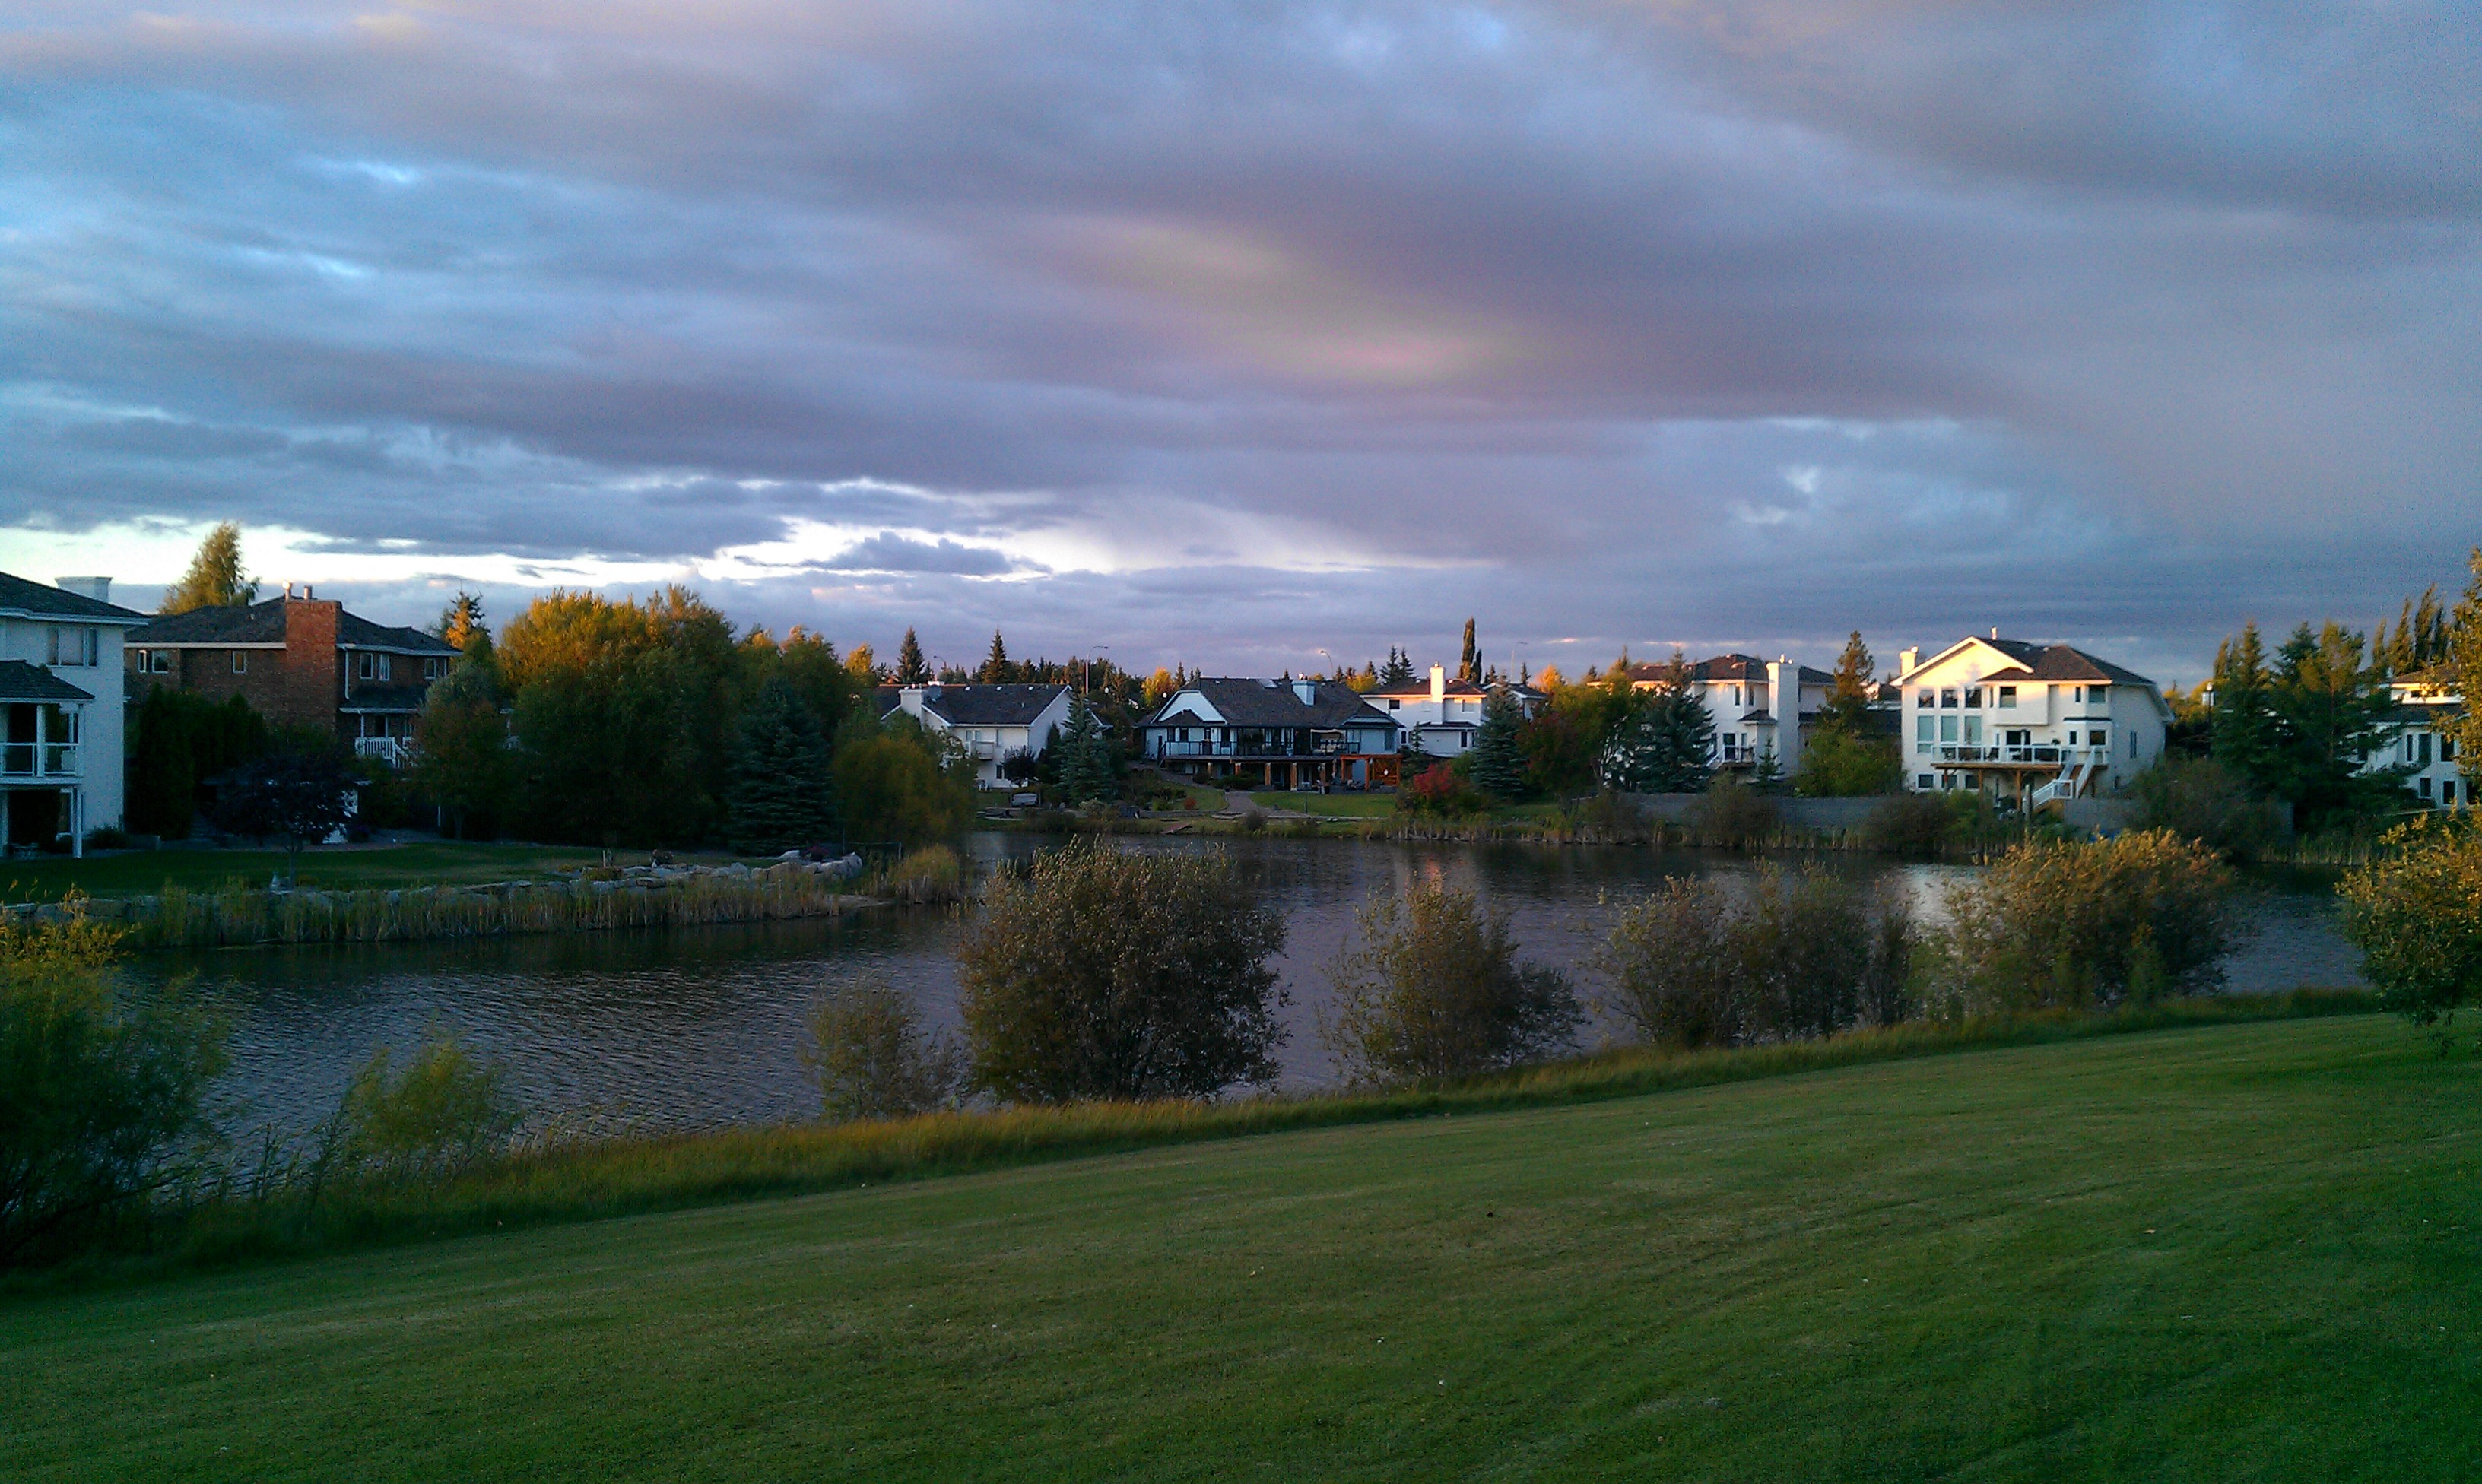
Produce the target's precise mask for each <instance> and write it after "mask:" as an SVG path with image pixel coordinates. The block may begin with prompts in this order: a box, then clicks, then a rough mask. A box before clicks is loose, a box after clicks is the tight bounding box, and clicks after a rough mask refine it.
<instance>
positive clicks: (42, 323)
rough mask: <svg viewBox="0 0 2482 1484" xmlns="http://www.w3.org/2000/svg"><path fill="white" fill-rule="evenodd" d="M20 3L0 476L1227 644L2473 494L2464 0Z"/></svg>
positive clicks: (1204, 653) (1629, 623)
mask: <svg viewBox="0 0 2482 1484" xmlns="http://www.w3.org/2000/svg"><path fill="white" fill-rule="evenodd" d="M0 73H5V75H6V76H8V77H9V78H10V79H11V84H12V85H11V86H8V87H6V88H0V438H5V439H6V440H7V447H8V448H9V451H10V452H9V456H8V458H7V459H6V460H5V461H0V495H5V497H6V503H7V506H8V508H11V509H13V510H17V511H21V512H22V515H21V516H20V517H18V519H17V524H18V526H19V527H20V529H26V530H33V529H42V530H48V531H77V530H88V529H96V528H98V527H99V526H101V525H103V524H107V523H112V522H126V521H133V520H146V519H157V518H166V519H183V520H204V519H209V518H216V517H221V516H226V515H230V516H235V517H238V518H242V519H244V520H245V521H247V522H252V523H257V524H263V525H282V526H285V527H287V528H290V529H294V530H299V531H306V532H309V533H311V534H312V537H311V547H312V549H313V550H314V551H318V552H325V553H330V554H335V555H339V556H341V555H346V554H356V553H372V552H381V551H400V552H401V551H412V552H414V553H417V554H419V555H420V556H421V557H422V558H423V560H425V561H426V562H432V561H436V563H437V564H439V565H440V566H442V567H443V568H444V569H448V570H452V571H453V569H454V566H455V564H456V563H458V562H461V561H463V562H478V563H479V562H482V561H483V560H485V559H490V558H496V557H507V556H514V557H517V558H520V559H523V560H527V561H531V562H538V563H541V565H542V569H543V570H544V571H546V572H567V571H569V570H571V569H570V568H569V567H568V566H567V565H566V564H567V563H570V562H575V561H581V560H607V561H629V562H636V563H642V564H643V563H666V564H674V565H679V566H682V567H684V568H686V567H687V566H689V565H691V564H695V563H699V562H704V561H712V560H714V559H715V558H716V557H717V554H719V553H722V552H726V551H728V550H733V549H737V548H747V547H751V546H755V545H763V544H766V543H771V542H773V543H784V542H794V543H797V544H798V543H800V542H802V541H805V540H807V541H809V542H811V543H812V545H813V546H814V547H815V549H808V550H804V551H801V552H799V553H797V554H795V556H794V557H793V558H792V559H791V560H788V561H786V562H782V563H779V565H780V566H784V567H786V568H788V569H789V570H792V571H794V572H795V574H796V575H793V576H788V577H785V578H783V579H780V580H767V581H755V582H753V583H752V584H751V585H749V586H746V587H727V586H726V585H724V584H723V583H721V582H717V583H710V584H709V586H710V587H711V588H712V589H713V591H714V592H715V594H716V595H717V596H718V597H719V598H722V597H724V596H726V593H727V592H728V593H729V594H730V597H731V600H732V601H733V602H734V603H736V604H737V605H742V606H744V607H746V608H747V611H748V616H750V617H751V618H753V620H764V621H766V622H769V623H771V624H775V625H777V626H779V627H780V626H781V625H783V624H785V623H789V622H793V621H802V622H806V623H809V624H810V625H812V626H813V627H821V628H826V629H828V630H829V631H830V632H837V633H848V634H850V636H851V637H852V638H868V637H870V635H872V634H873V633H876V634H878V635H879V639H878V641H879V642H880V643H882V644H883V645H885V643H886V641H887V636H888V635H889V634H890V633H892V632H894V631H895V630H897V629H899V628H901V627H902V626H903V624H905V623H908V622H911V623H914V624H915V625H916V626H918V627H922V628H923V631H924V633H925V635H926V637H927V636H929V635H930V634H932V633H933V632H934V631H935V630H937V631H938V632H940V633H942V634H946V633H948V631H950V630H952V629H953V630H954V631H955V633H954V635H953V637H952V638H948V639H946V640H943V641H945V642H950V643H953V644H959V645H969V644H970V643H971V642H973V640H972V636H973V635H974V634H975V633H977V632H979V633H982V634H984V635H986V636H987V635H988V631H989V629H990V626H992V625H993V624H995V623H996V624H1004V625H1006V626H1007V627H1009V629H1010V630H1011V632H1012V634H1013V636H1021V638H1018V640H1017V641H1018V642H1019V644H1020V646H1021V647H1032V648H1038V649H1039V648H1042V647H1043V646H1044V645H1046V644H1047V645H1050V646H1051V647H1053V648H1056V649H1064V650H1065V649H1066V648H1068V647H1070V646H1072V645H1076V646H1085V645H1091V644H1093V643H1096V642H1110V641H1112V640H1111V639H1110V638H1108V636H1110V635H1113V634H1121V635H1123V636H1125V638H1124V639H1122V640H1121V641H1120V642H1124V643H1127V644H1129V645H1131V646H1133V647H1143V646H1146V645H1149V644H1160V645H1161V646H1162V647H1163V648H1164V650H1165V651H1166V653H1167V654H1168V655H1174V656H1176V657H1180V658H1186V659H1189V660H1191V661H1193V662H1198V663H1213V664H1219V665H1226V664H1228V665H1231V666H1233V667H1242V665H1243V663H1244V662H1245V661H1246V662H1248V663H1249V664H1255V665H1258V666H1259V667H1267V666H1268V665H1270V664H1294V665H1298V664H1303V663H1307V662H1306V660H1305V656H1306V655H1314V654H1315V650H1316V647H1317V646H1319V645H1321V644H1325V645H1327V646H1328V647H1330V648H1335V647H1337V646H1338V645H1342V646H1345V647H1347V648H1358V649H1360V650H1361V651H1364V652H1368V651H1384V649H1385V647H1386V644H1387V643H1389V642H1405V641H1413V642H1428V640H1426V639H1424V638H1422V636H1423V635H1424V634H1439V633H1445V634H1447V635H1449V636H1452V635H1453V628H1454V625H1455V624H1456V623H1457V622H1459V621H1461V619H1462V616H1463V615H1464V614H1465V612H1483V613H1487V614H1491V615H1492V617H1491V618H1490V619H1489V620H1488V623H1487V627H1488V628H1490V629H1493V630H1496V631H1498V632H1501V633H1503V634H1505V635H1507V636H1508V637H1509V638H1511V639H1518V638H1524V639H1525V640H1526V641H1527V642H1529V643H1534V644H1540V645H1543V646H1545V648H1546V650H1548V649H1553V648H1559V647H1560V646H1561V645H1562V644H1563V643H1564V642H1565V641H1568V640H1573V645H1572V646H1571V647H1574V648H1576V649H1577V650H1578V652H1579V653H1587V652H1596V657H1597V658H1598V659H1599V658H1608V656H1607V655H1603V654H1600V653H1599V652H1598V651H1599V649H1601V648H1605V647H1610V648H1616V647H1617V645H1618V644H1619V643H1621V642H1630V643H1635V644H1640V645H1643V644H1646V643H1659V642H1667V641H1669V639H1671V638H1678V639H1679V640H1680V641H1682V642H1692V641H1698V640H1712V641H1715V642H1727V641H1729V642H1736V643H1744V644H1748V645H1753V646H1762V647H1767V648H1770V649H1773V648H1795V649H1801V648H1807V649H1808V650H1809V652H1811V653H1817V652H1819V651H1821V650H1825V649H1832V647H1833V643H1834V642H1835V639H1836V638H1838V637H1840V635H1841V633H1842V631H1843V630H1844V629H1846V628H1849V627H1854V626H1861V627H1863V628H1864V629H1866V630H1870V631H1872V632H1873V634H1874V637H1875V636H1876V635H1877V634H1881V633H1885V634H1887V635H1888V642H1886V643H1885V644H1884V645H1883V647H1886V648H1888V649H1893V648H1894V647H1897V644H1898V643H1899V642H1902V641H1905V640H1908V639H1913V638H1919V639H1922V640H1924V641H1929V640H1932V639H1936V638H1940V637H1941V636H1943V635H1949V634H1951V631H1959V630H1964V629H1968V628H1970V629H1979V628H1983V627H1987V626H1988V625H1989V624H1991V623H1994V622H1997V623H2000V624H2002V625H2004V626H2007V627H2010V628H2011V629H2013V630H2031V631H2033V632H2038V633H2040V634H2042V635H2046V636H2050V637H2059V638H2091V639H2094V640H2095V641H2097V642H2103V641H2110V642H2114V643H2117V644H2120V645H2122V646H2123V649H2124V650H2125V651H2126V652H2129V653H2132V654H2135V653H2139V652H2141V651H2142V652H2143V653H2145V654H2147V655H2151V656H2154V657H2158V658H2159V660H2160V663H2161V664H2163V665H2164V666H2166V667H2167V668H2169V667H2176V666H2178V665H2182V664H2185V665H2187V666H2188V667H2189V668H2191V669H2194V668H2195V666H2196V664H2198V663H2201V662H2202V660H2203V656H2204V653H2205V651H2206V650H2207V649H2209V648H2210V647H2211V638H2212V636H2213V635H2214V634H2216V633H2218V632H2220V631H2221V630H2222V629H2223V628H2225V627H2229V626H2230V625H2231V624H2232V623H2235V622H2237V620H2238V618H2239V617H2240V616H2242V615H2243V614H2244V613H2249V612H2256V613H2258V615H2259V616H2261V617H2268V616H2276V615H2287V614H2289V613H2292V612H2306V611H2320V612H2323V611H2326V610H2328V609H2331V608H2332V609H2336V610H2337V611H2340V612H2344V613H2345V614H2347V615H2352V614H2356V613H2363V614H2375V613H2376V612H2378V611H2380V610H2381V609H2391V608H2392V606H2393V602H2394V600H2395V598H2396V596H2397V595H2398V594H2399V593H2400V592H2401V591H2402V590H2403V589H2404V588H2406V587H2408V586H2416V587H2417V586H2420V585H2421V584H2423V583H2426V582H2429V581H2432V580H2436V579H2439V578H2442V577H2446V576H2449V575H2451V574H2452V572H2453V570H2454V566H2455V561H2456V557H2457V554H2458V553H2459V552H2461V550H2462V549H2463V547H2464V546H2465V545H2466V544H2468V543H2469V542H2471V541H2473V540H2475V539H2476V538H2477V537H2482V522H2477V521H2476V519H2475V517H2474V516H2473V514H2472V511H2473V510H2474V509H2476V508H2482V500H2477V499H2476V496H2477V494H2482V491H2478V490H2477V489H2476V487H2475V486H2476V476H2475V474H2474V464H2473V461H2472V458H2471V435H2470V429H2471V428H2472V427H2473V426H2474V421H2475V414H2476V412H2477V411H2482V407H2477V401H2478V400H2482V397H2477V393H2482V347H2478V346H2477V343H2476V342H2475V341H2474V339H2473V337H2472V336H2471V335H2470V334H2469V332H2468V331H2467V330H2466V328H2465V326H2467V325H2470V324H2471V323H2473V322H2474V320H2475V319H2476V317H2477V314H2482V240H2477V232H2476V225H2477V222H2476V218H2477V214H2482V156H2477V154H2476V153H2475V151H2473V150H2472V148H2471V146H2470V141H2471V138H2472V130H2473V124H2474V122H2475V119H2474V115H2473V110H2472V106H2471V99H2472V98H2473V97H2474V96H2476V95H2477V94H2482V88H2477V87H2476V86H2475V85H2476V83H2477V82H2478V81H2482V21H2477V19H2476V17H2475V15H2474V13H2472V11H2471V9H2470V8H2469V7H2464V8H2460V7H2452V6H2446V5H2406V6H2397V7H2391V8H2385V9H2378V10H2374V9H2371V8H2367V7H2360V6H2353V7H2344V6H2336V7H2323V6H2310V7H2286V8H2283V9H2281V10H2280V11H2266V10H2263V9H2251V8H2244V7H2238V6H2231V5H2212V4H2170V5H2148V6H2136V5H2128V6H2121V7H2100V8H2097V7H2059V6H2039V5H2038V6H2025V5H2002V4H1996V3H1994V4H1979V5H1966V6H1957V5H1951V4H1939V5H1931V4H1926V3H1917V0H1761V3H1757V4H1733V5H1729V6H1727V5H1723V4H1720V3H1718V4H1707V3H1704V0H1684V3H1679V4H1668V5H1663V6H1657V7H1645V6H1636V5H1632V6H1625V7H1624V6H1618V5H1611V4H1603V3H1597V0H1584V3H1577V4H1570V5H1561V4H1550V3H1545V4H1540V5H1531V6H1527V5H1511V6H1500V7H1489V6H1485V7H1473V8H1466V9H1463V10H1448V9H1443V8H1438V7H1422V6H1413V5H1411V4H1405V5H1389V4H1356V5H1349V6H1346V7H1342V8H1337V7H1327V6H1322V7H1309V6H1281V5H1280V6H1276V7H1272V8H1261V9H1258V10H1254V11H1252V12H1250V13H1247V14H1246V15H1245V14H1242V13H1235V12H1230V11H1228V10H1220V9H1214V8H1203V7H1201V8H1195V9H1184V8H1177V7H1162V6H1144V7H1140V6H1124V7H1115V6H1108V5H1105V6H1085V7H1074V8H1069V7H1049V6H1040V5H1031V4H1007V3H1002V4H988V5H980V6H972V7H964V8H926V7H897V6H857V7H838V8H835V9H834V10H832V11H821V10H818V9H815V8H806V7H795V6H789V5H785V6H775V5H767V4H755V3H753V4H750V5H745V6H737V7H729V8H726V9H725V10H723V11H720V12H707V13H700V15H699V16H698V17H697V18H696V19H695V21H693V20H690V19H688V18H678V19H675V18H671V17H668V16H666V15H665V14H664V13H660V12H624V13H614V12H612V11H610V10H609V9H608V8H588V7H585V6H583V5H580V4H575V3H571V0H535V3H521V4H517V5H512V6H503V7H494V8H491V9H490V10H488V11H487V12H482V13H445V12H432V11H419V12H408V13H367V12H365V11H361V10H358V9H356V8H350V7H344V6H333V7H325V6H311V7H306V8H305V7H301V6H285V7H280V8H278V7H266V8H261V7H256V6H251V5H247V4H224V5H220V6H210V7H208V8H206V9H204V10H200V11H197V12H193V13H188V14H187V15H185V16H184V17H182V18H173V19H165V18H140V19H130V18H127V17H124V16H122V15H119V14H116V13H101V12H97V11H91V10H89V9H88V8H86V7H83V6H78V5H67V4H46V5H43V6H41V7H40V8H38V9H36V10H34V11H33V12H32V13H29V14H28V15H27V16H26V17H25V18H24V19H23V20H21V21H20V22H19V23H18V24H17V25H16V27H15V28H14V29H13V30H11V31H9V32H7V33H0ZM805 533H810V534H808V535H805ZM869 533H879V534H869ZM5 540H6V536H5V534H0V541H5ZM1080 553H1083V554H1084V560H1081V559H1080V558H1079V554H1080ZM99 560H100V559H99ZM1084 565H1096V566H1100V567H1102V568H1104V570H1082V569H1081V566H1084ZM1003 573H1006V574H1009V575H1010V576H1011V577H1012V580H1011V581H1009V582H1005V583H991V582H989V581H987V579H988V578H990V577H992V576H996V575H1000V574H1003ZM430 581H431V580H430V579H425V580H424V581H423V582H421V583H417V584H413V585H411V586H400V587H384V586H382V587H373V588H372V589H370V590H369V592H368V593H367V594H366V600H367V601H369V602H372V603H378V604H399V605H414V607H413V608H408V609H407V610H406V611H405V612H402V613H398V614H397V615H396V616H426V617H427V616H429V614H428V612H417V611H416V610H417V609H419V608H420V607H421V606H422V605H427V604H430V603H431V602H432V601H433V598H432V593H433V591H434V589H433V587H432V586H430ZM330 586H331V587H332V586H334V585H333V584H332V583H331V584H330ZM495 601H500V599H499V598H498V597H497V595H495ZM508 601H515V591H514V590H512V591H511V592H510V593H509V594H508ZM739 611H741V610H740V608H736V612H739ZM1098 636H1100V637H1099V638H1098ZM1444 641H1445V640H1442V642H1444ZM1562 652H1563V653H1565V652H1566V651H1565V650H1563V651H1562ZM1219 657H1221V658H1219ZM1563 663H1570V662H1566V661H1564V662H1563ZM2147 663H2156V661H2155V660H2154V659H2149V660H2148V661H2147Z"/></svg>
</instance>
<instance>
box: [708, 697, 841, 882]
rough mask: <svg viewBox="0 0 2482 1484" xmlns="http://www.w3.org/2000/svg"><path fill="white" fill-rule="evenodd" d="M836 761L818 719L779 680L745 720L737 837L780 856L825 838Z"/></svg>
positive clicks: (736, 782) (743, 845) (735, 806)
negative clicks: (832, 760)
mask: <svg viewBox="0 0 2482 1484" xmlns="http://www.w3.org/2000/svg"><path fill="white" fill-rule="evenodd" d="M828 768H829V760H828V747H827V741H826V738H825V737H824V736H823V735H822V733H821V732H820V730H819V722H818V718H817V717H815V716H811V715H810V709H809V708H808V707H807V706H805V705H803V704H802V698H801V696H800V694H798V693H797V692H796V691H795V690H793V687H792V685H791V683H790V682H788V681H786V680H785V679H784V678H783V677H782V676H780V675H779V676H777V677H775V678H774V679H772V680H770V681H768V682H767V684H766V685H765V686H763V687H761V688H760V690H759V691H758V694H757V695H756V696H755V697H753V699H752V701H751V704H750V709H749V711H748V712H746V713H745V714H744V715H743V716H742V719H741V744H740V747H739V749H738V750H737V752H736V753H735V756H734V758H733V779H732V795H731V808H732V838H733V844H734V845H735V846H738V847H739V848H740V849H742V850H744V851H747V852H749V853H751V854H753V855H773V854H775V853H776V852H778V851H779V850H786V849H798V848H800V847H802V846H809V845H815V844H817V843H819V842H820V841H822V840H825V839H826V838H827V837H828V836H829V834H830V833H831V832H832V826H831V824H830V814H829V794H830V787H831V786H830V782H829V776H830V775H829V771H828Z"/></svg>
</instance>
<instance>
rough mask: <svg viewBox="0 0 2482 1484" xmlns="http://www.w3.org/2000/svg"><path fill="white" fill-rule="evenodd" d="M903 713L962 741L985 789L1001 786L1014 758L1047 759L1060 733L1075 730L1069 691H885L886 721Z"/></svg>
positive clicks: (881, 703) (881, 710)
mask: <svg viewBox="0 0 2482 1484" xmlns="http://www.w3.org/2000/svg"><path fill="white" fill-rule="evenodd" d="M900 711H901V712H903V713H905V714H906V715H907V716H911V717H912V718H913V719H914V720H916V721H918V722H920V723H921V724H922V725H923V726H925V727H928V728H930V729H931V730H932V731H935V732H944V733H946V734H947V735H949V736H950V737H953V738H955V739H956V740H957V743H958V745H960V746H962V747H964V749H965V751H966V753H967V754H969V755H970V756H971V757H972V758H973V760H974V779H975V781H976V782H977V783H978V784H980V785H981V786H982V787H983V788H986V789H996V788H999V787H1001V785H1002V782H1003V780H1002V778H1001V776H1000V765H1001V764H1002V763H1005V762H1006V761H1008V759H1009V757H1010V755H1011V754H1014V753H1023V754H1025V755H1026V756H1027V757H1029V758H1039V757H1041V756H1043V749H1044V748H1045V747H1047V746H1049V745H1050V744H1051V737H1052V732H1053V729H1054V728H1059V729H1063V730H1065V729H1067V727H1068V725H1069V688H1068V687H1067V686H946V685H925V686H882V687H880V688H879V714H880V717H881V719H883V720H885V718H887V717H889V716H894V715H895V714H896V713H898V712H900Z"/></svg>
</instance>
